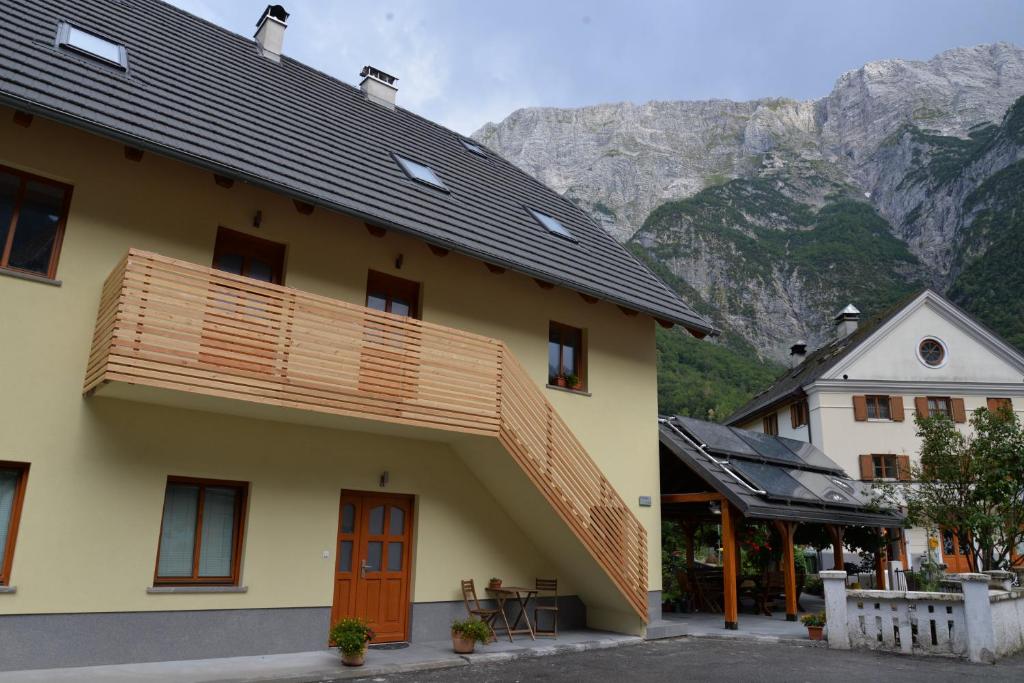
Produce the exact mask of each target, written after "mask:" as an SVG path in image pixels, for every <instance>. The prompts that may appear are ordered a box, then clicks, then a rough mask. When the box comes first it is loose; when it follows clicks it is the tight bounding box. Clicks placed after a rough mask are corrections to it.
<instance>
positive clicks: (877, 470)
mask: <svg viewBox="0 0 1024 683" xmlns="http://www.w3.org/2000/svg"><path fill="white" fill-rule="evenodd" d="M860 478H861V479H862V480H864V481H872V480H875V479H888V480H891V481H910V456H909V455H895V454H893V453H871V454H865V455H862V456H860Z"/></svg>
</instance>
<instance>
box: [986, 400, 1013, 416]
mask: <svg viewBox="0 0 1024 683" xmlns="http://www.w3.org/2000/svg"><path fill="white" fill-rule="evenodd" d="M988 409H989V410H991V411H992V412H993V413H997V412H999V411H1000V410H1003V409H1009V410H1013V401H1012V400H1010V399H1008V398H990V399H988Z"/></svg>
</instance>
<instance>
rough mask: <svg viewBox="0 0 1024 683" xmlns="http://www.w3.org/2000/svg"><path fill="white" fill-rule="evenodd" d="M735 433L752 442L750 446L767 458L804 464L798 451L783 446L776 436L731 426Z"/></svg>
mask: <svg viewBox="0 0 1024 683" xmlns="http://www.w3.org/2000/svg"><path fill="white" fill-rule="evenodd" d="M729 429H731V430H732V431H733V433H734V434H736V435H737V436H739V437H740V438H741V439H743V440H744V441H746V442H747V443H748V444H750V447H751V448H753V449H754V450H755V451H757V454H758V455H760V456H761V457H762V458H764V459H765V460H772V461H774V462H784V463H788V464H791V465H799V464H802V463H803V461H802V460H801V459H800V458H799V457H797V455H796V453H794V452H793V451H791V450H789V449H788V448H786V447H785V446H783V445H782V444H781V443H780V442H779V441H778V440H777V439H776V438H775V437H773V436H770V435H768V434H762V433H761V432H751V431H747V430H746V429H736V428H735V427H730V428H729Z"/></svg>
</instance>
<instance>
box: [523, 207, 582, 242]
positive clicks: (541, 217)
mask: <svg viewBox="0 0 1024 683" xmlns="http://www.w3.org/2000/svg"><path fill="white" fill-rule="evenodd" d="M530 213H531V214H533V217H534V218H536V219H537V222H538V223H540V224H541V225H543V226H544V227H545V228H547V231H548V232H550V233H551V234H553V235H558V236H559V237H564V238H566V239H570V240H572V241H573V242H575V241H576V238H575V237H573V235H572V233H571V232H569V228H567V227H565V226H564V225H562V223H561V221H559V220H558V219H557V218H552V217H551V216H549V215H547V214H546V213H541V212H540V211H534V210H533V209H530Z"/></svg>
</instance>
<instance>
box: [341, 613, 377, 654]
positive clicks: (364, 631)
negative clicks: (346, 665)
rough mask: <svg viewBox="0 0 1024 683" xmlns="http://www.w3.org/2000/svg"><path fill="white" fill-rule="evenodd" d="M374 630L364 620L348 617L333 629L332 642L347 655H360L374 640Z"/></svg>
mask: <svg viewBox="0 0 1024 683" xmlns="http://www.w3.org/2000/svg"><path fill="white" fill-rule="evenodd" d="M373 636H374V633H373V629H371V628H370V625H369V624H367V623H366V620H364V619H358V618H355V617H346V618H345V619H342V620H341V621H339V622H338V623H337V624H335V625H334V628H332V629H331V633H330V637H331V642H333V643H334V644H335V645H337V646H338V649H339V650H341V651H342V652H343V653H344V654H346V655H358V654H359V653H361V652H363V651H364V650H366V644H367V643H368V642H370V641H371V640H373Z"/></svg>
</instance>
